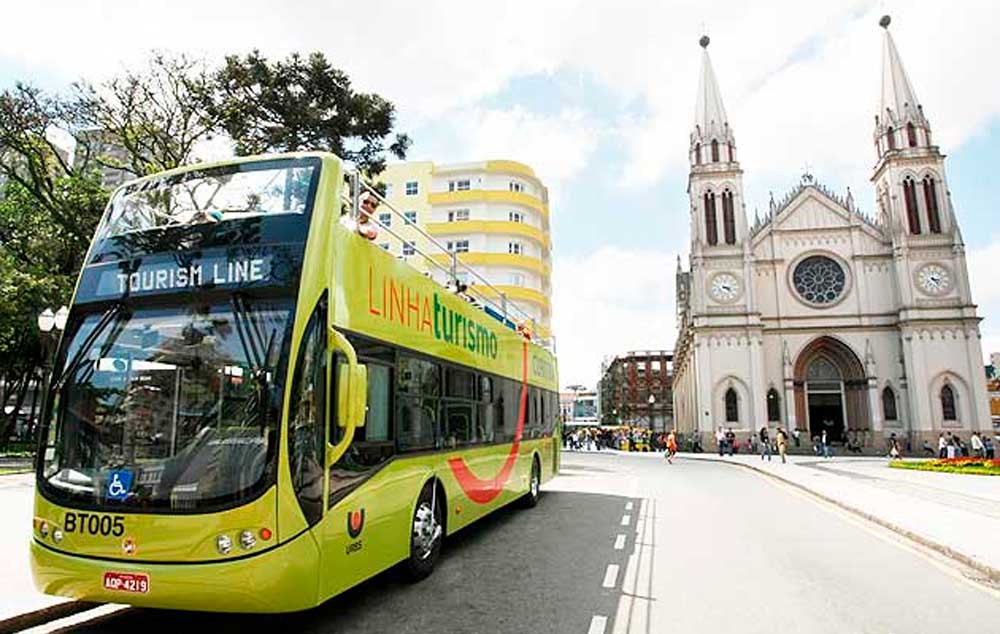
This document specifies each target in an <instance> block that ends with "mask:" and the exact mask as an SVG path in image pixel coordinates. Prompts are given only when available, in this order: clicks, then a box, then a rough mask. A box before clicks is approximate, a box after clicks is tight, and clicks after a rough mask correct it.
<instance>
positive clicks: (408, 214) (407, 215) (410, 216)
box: [403, 211, 417, 225]
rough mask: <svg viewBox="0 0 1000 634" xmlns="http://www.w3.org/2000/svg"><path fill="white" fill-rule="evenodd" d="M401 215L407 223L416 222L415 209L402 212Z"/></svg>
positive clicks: (413, 223) (412, 223)
mask: <svg viewBox="0 0 1000 634" xmlns="http://www.w3.org/2000/svg"><path fill="white" fill-rule="evenodd" d="M403 217H404V218H406V224H408V225H415V224H417V212H415V211H406V212H403Z"/></svg>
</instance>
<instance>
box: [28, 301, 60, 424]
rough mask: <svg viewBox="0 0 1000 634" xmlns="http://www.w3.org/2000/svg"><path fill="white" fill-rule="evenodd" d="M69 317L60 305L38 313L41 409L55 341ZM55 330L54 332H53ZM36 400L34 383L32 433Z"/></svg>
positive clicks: (36, 412) (53, 354) (36, 390)
mask: <svg viewBox="0 0 1000 634" xmlns="http://www.w3.org/2000/svg"><path fill="white" fill-rule="evenodd" d="M68 318H69V309H68V308H66V307H65V306H61V307H60V308H59V310H57V311H56V312H52V309H51V308H46V309H45V310H43V311H42V312H41V313H39V314H38V330H39V331H41V333H42V345H43V350H42V364H43V365H42V372H43V373H44V377H45V380H44V385H43V387H42V404H41V411H42V412H44V411H45V404H46V398H47V397H48V393H49V385H50V383H51V381H52V370H53V366H54V365H55V353H56V345H55V344H56V342H57V341H58V339H59V334H60V333H62V331H63V330H65V329H66V320H67V319H68ZM53 331H55V332H53ZM37 402H38V388H37V383H36V388H35V398H34V399H33V404H32V407H31V409H32V412H31V413H32V421H31V429H30V430H29V431H30V434H34V430H35V425H36V423H37V422H38V419H39V418H40V415H39V412H38V410H36V408H35V405H34V404H35V403H37Z"/></svg>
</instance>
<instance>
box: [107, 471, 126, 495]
mask: <svg viewBox="0 0 1000 634" xmlns="http://www.w3.org/2000/svg"><path fill="white" fill-rule="evenodd" d="M131 488H132V472H131V471H127V470H124V469H123V470H121V471H112V472H111V474H110V479H109V480H108V497H109V498H110V499H112V500H124V499H125V498H126V497H128V492H129V489H131Z"/></svg>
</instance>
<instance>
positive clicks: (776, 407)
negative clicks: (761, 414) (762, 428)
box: [767, 387, 781, 423]
mask: <svg viewBox="0 0 1000 634" xmlns="http://www.w3.org/2000/svg"><path fill="white" fill-rule="evenodd" d="M767 420H768V422H772V423H773V422H778V421H780V420H781V397H780V396H778V390H776V389H774V388H773V387H772V388H771V389H770V390H768V391H767Z"/></svg>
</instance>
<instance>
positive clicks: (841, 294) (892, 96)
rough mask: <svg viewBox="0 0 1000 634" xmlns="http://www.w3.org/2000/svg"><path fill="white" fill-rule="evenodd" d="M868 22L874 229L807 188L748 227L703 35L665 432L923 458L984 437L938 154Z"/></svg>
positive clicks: (976, 357) (982, 399)
mask: <svg viewBox="0 0 1000 634" xmlns="http://www.w3.org/2000/svg"><path fill="white" fill-rule="evenodd" d="M881 24H882V26H883V27H885V34H884V46H883V60H882V90H881V95H880V98H879V102H878V110H877V111H876V113H875V130H874V139H873V140H874V145H875V148H876V153H877V156H876V159H877V162H876V163H875V166H874V169H873V172H872V175H871V182H872V183H873V185H874V187H875V191H876V198H877V201H878V208H879V209H878V214H877V216H874V217H870V216H868V215H865V214H863V213H861V212H860V211H858V210H857V209H856V208H855V206H854V202H853V199H852V197H851V194H850V191H849V190H848V192H847V193H846V195H844V196H838V195H836V194H833V193H832V192H830V191H829V190H827V189H826V188H824V187H823V186H821V185H819V184H818V183H817V182H816V181H815V180H814V179H813V177H812V176H810V175H808V174H807V175H805V176H803V178H802V181H801V183H800V184H799V185H798V187H796V188H795V189H794V190H793V191H792V192H790V193H789V194H788V195H787V196H786V197H785V198H784V199H782V200H781V201H779V202H773V201H772V204H771V209H770V210H769V213H768V214H767V216H766V217H765V218H764V219H762V220H760V221H758V222H755V223H754V224H753V225H751V224H750V223H749V222H748V220H747V214H746V207H745V204H744V197H743V185H742V174H743V170H742V168H741V166H740V164H739V163H738V162H737V155H736V149H737V143H736V137H735V135H734V133H733V128H732V127H731V126H730V124H729V120H728V118H727V116H726V111H725V108H724V107H723V103H722V98H721V96H720V93H719V88H718V85H717V83H716V79H715V75H714V73H713V70H712V65H711V62H710V61H709V57H708V51H707V46H708V38H707V37H705V38H702V41H701V45H702V47H703V48H705V51H704V52H703V55H702V71H701V80H700V86H699V89H698V98H697V113H696V116H695V124H694V130H693V131H692V133H691V141H690V162H691V173H690V180H689V195H690V203H691V204H690V211H691V255H690V267H689V271H683V270H682V269H681V266H680V263H678V275H677V279H678V316H679V328H680V330H679V335H678V342H677V346H676V351H675V354H676V356H675V362H674V367H675V377H674V404H675V411H676V419H677V423H678V427H679V428H680V429H681V430H683V431H687V432H698V433H700V434H701V435H702V436H703V439H704V441H706V442H709V436H710V435H711V433H712V431H713V429H714V428H716V427H718V426H725V427H732V428H733V429H734V430H736V431H743V432H744V433H749V432H751V431H753V430H757V429H759V428H760V427H761V426H763V425H765V424H770V425H771V426H772V427H773V426H775V425H780V426H783V427H786V428H787V429H799V430H801V431H802V433H803V434H808V435H810V436H811V435H816V434H818V433H819V432H820V431H821V430H824V429H825V430H827V432H828V434H829V435H830V437H831V438H832V439H834V440H840V439H844V438H847V437H857V438H858V439H859V440H860V441H861V442H863V443H865V444H866V445H868V446H877V447H883V446H884V444H883V443H884V439H885V437H887V436H889V435H890V434H891V433H895V434H896V435H897V436H899V437H901V438H904V439H906V438H909V439H910V440H911V441H912V442H913V443H914V444H916V445H919V443H920V442H921V441H922V440H924V439H928V440H931V441H932V442H933V441H934V440H935V439H936V437H937V435H938V434H939V433H940V432H941V431H943V430H955V431H960V432H964V433H968V432H969V431H970V430H973V429H987V428H988V426H989V425H990V412H989V409H988V407H987V398H986V386H985V379H984V373H983V363H982V359H983V355H982V349H981V346H980V333H979V321H980V319H979V317H978V316H977V314H976V306H975V304H974V303H973V300H972V296H971V292H970V288H969V277H968V268H967V266H966V261H965V248H964V245H963V242H962V235H961V232H960V230H959V226H958V218H957V217H956V214H955V211H954V209H953V208H952V204H951V199H950V195H949V191H948V185H947V177H946V174H945V166H944V156H943V155H942V154H941V153H940V152H939V150H938V147H937V146H935V145H933V143H932V138H931V125H930V122H929V119H928V118H927V116H925V113H924V111H923V109H922V107H921V105H920V101H919V100H918V99H917V96H916V94H915V93H914V90H913V87H912V86H911V85H910V81H909V79H908V78H907V76H906V72H905V71H904V70H903V65H902V62H901V60H900V57H899V54H898V52H897V50H896V47H895V44H894V43H893V40H892V36H891V34H890V33H889V31H888V25H889V19H888V17H885V18H883V20H882V22H881ZM803 138H807V135H805V134H804V135H803ZM858 147H859V150H862V149H863V148H865V147H870V146H868V145H867V142H866V140H865V139H858Z"/></svg>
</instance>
